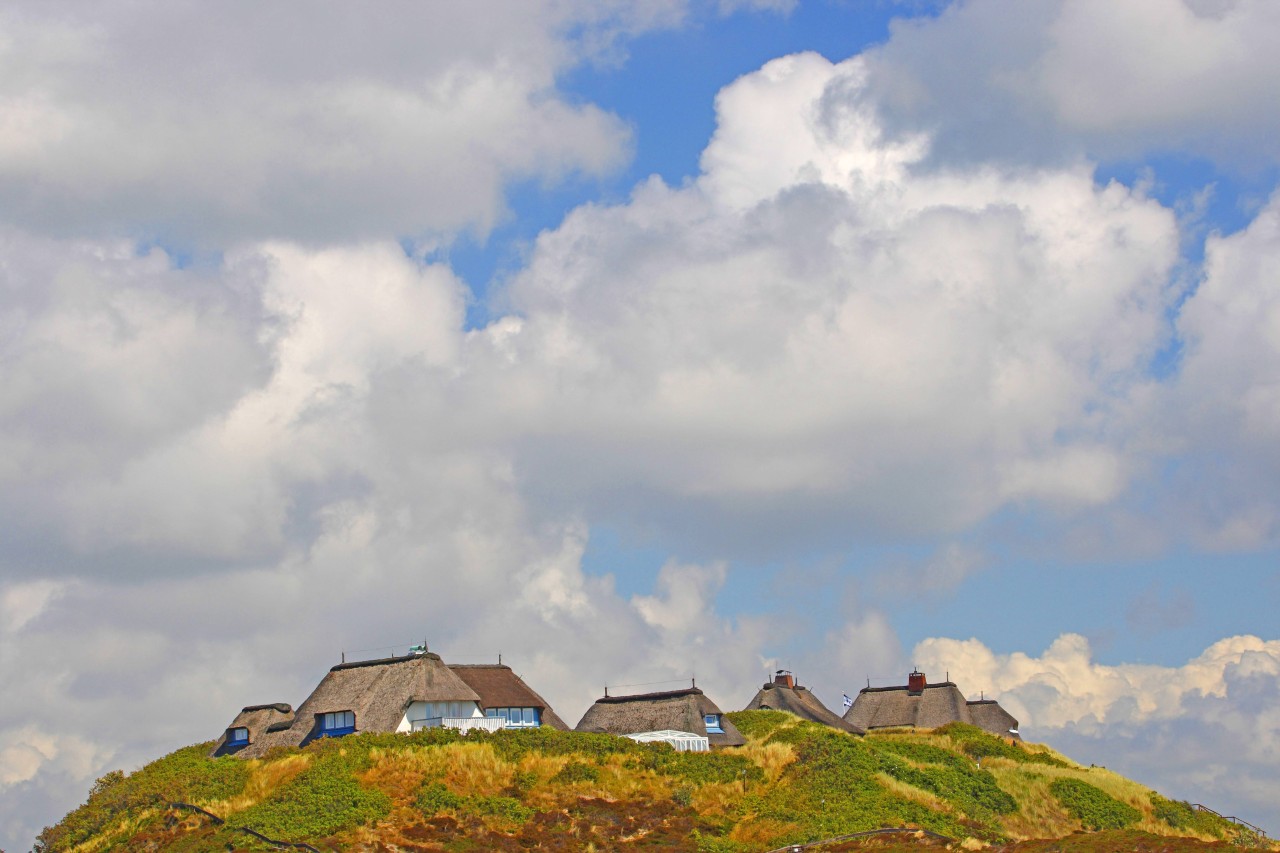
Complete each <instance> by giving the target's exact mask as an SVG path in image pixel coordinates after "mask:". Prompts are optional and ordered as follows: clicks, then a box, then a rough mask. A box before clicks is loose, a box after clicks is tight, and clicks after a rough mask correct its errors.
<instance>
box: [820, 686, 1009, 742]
mask: <svg viewBox="0 0 1280 853" xmlns="http://www.w3.org/2000/svg"><path fill="white" fill-rule="evenodd" d="M844 718H845V720H846V721H848V722H849V723H851V724H853V725H855V726H860V727H862V728H864V729H884V728H914V729H936V728H938V727H939V726H945V725H946V724H947V723H956V722H959V723H969V724H971V725H975V726H978V727H980V728H982V729H985V730H986V731H989V732H991V733H992V734H995V735H1000V736H1001V737H1018V721H1017V720H1016V719H1014V718H1013V716H1012V715H1011V714H1010V713H1009V712H1008V711H1006V710H1004V708H1001V707H1000V704H999V703H998V702H996V701H995V700H994V699H981V700H975V701H973V702H969V701H966V700H965V698H964V694H963V693H961V692H960V688H958V687H956V685H955V683H954V682H952V681H942V682H938V683H936V684H930V683H928V682H927V681H926V680H925V676H924V673H923V672H919V671H916V672H912V673H911V674H910V675H909V676H908V677H907V683H906V684H905V685H902V686H898V687H864V688H863V689H862V690H859V691H858V698H857V699H855V700H854V702H853V707H851V708H850V709H849V710H848V711H847V712H846V713H845V715H844Z"/></svg>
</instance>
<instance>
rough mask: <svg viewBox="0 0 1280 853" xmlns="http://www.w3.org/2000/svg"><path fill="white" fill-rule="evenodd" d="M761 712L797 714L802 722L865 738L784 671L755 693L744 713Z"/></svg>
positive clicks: (858, 728)
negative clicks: (807, 721)
mask: <svg viewBox="0 0 1280 853" xmlns="http://www.w3.org/2000/svg"><path fill="white" fill-rule="evenodd" d="M761 709H764V710H769V711H786V712H787V713H789V714H795V715H796V716H797V717H799V718H800V719H802V720H809V721H810V722H814V723H822V724H823V725H824V726H830V727H831V728H833V729H839V730H840V731H842V732H849V733H851V734H856V735H860V734H866V732H864V731H863V730H862V728H861V727H860V726H857V725H854V724H852V723H850V722H848V721H847V720H842V719H840V717H838V716H837V715H836V714H834V713H832V712H831V711H830V710H828V709H827V706H826V705H823V704H822V702H820V701H818V697H817V696H814V695H813V692H812V691H811V690H809V689H808V688H807V687H801V686H800V685H799V684H797V683H796V679H795V676H794V675H792V674H791V673H789V672H786V671H785V670H781V671H779V672H778V674H777V675H775V676H774V677H773V681H770V682H767V683H766V684H765V685H764V686H763V687H761V688H760V689H759V690H758V691H757V692H756V695H755V697H754V698H753V699H752V700H751V701H750V702H749V703H747V707H745V708H743V709H742V710H744V711H759V710H761Z"/></svg>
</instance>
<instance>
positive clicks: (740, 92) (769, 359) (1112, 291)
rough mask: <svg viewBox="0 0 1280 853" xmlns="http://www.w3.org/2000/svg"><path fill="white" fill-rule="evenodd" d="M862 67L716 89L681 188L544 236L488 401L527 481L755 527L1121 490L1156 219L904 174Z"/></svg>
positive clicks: (1063, 185) (770, 76)
mask: <svg viewBox="0 0 1280 853" xmlns="http://www.w3.org/2000/svg"><path fill="white" fill-rule="evenodd" d="M862 79H863V65H862V63H861V62H860V61H859V60H851V61H850V62H848V63H844V64H842V65H831V64H830V63H828V62H826V61H825V60H823V59H822V58H820V57H817V56H815V55H812V54H805V55H798V56H793V57H787V58H785V59H782V60H776V61H774V62H771V63H769V64H768V65H766V66H765V68H763V69H762V70H761V71H759V72H757V73H754V74H751V75H748V76H746V77H744V78H742V79H741V80H739V81H737V82H735V83H734V84H733V85H732V86H730V87H728V88H727V89H726V90H725V91H724V92H722V93H721V95H720V97H719V98H718V100H717V104H718V110H719V113H718V115H719V127H718V130H717V132H716V136H715V138H714V140H713V141H712V143H711V145H710V146H709V147H708V149H707V152H706V153H705V155H704V158H703V165H704V168H705V169H706V170H707V171H706V173H705V174H704V175H703V176H702V177H701V178H700V179H699V180H698V181H697V182H696V183H695V184H693V185H691V186H687V187H684V188H681V189H671V188H668V187H666V186H664V185H662V184H661V183H660V182H656V181H653V182H650V183H648V184H646V185H643V186H641V187H639V188H637V190H636V192H635V194H634V196H633V198H632V199H631V200H630V202H629V203H627V204H625V205H620V206H616V207H609V208H603V207H594V206H589V207H584V208H581V209H579V210H578V211H575V212H574V213H573V214H571V215H570V216H569V217H568V218H567V219H566V220H565V222H564V223H563V225H562V226H561V227H560V228H559V229H557V230H555V231H553V232H548V233H545V234H543V235H542V236H541V237H540V239H539V240H538V243H537V246H536V248H535V251H534V253H533V256H532V258H531V261H530V263H529V266H528V268H527V269H526V270H524V271H523V272H522V273H520V274H519V275H518V276H516V277H515V279H514V281H513V282H512V285H511V288H510V292H509V301H510V304H511V305H512V307H513V308H514V310H515V311H516V312H517V313H518V314H519V315H520V316H521V321H520V323H519V326H518V328H517V327H514V326H511V325H503V326H501V327H500V328H499V329H498V330H495V334H494V341H493V346H494V348H497V347H499V346H500V347H501V351H502V353H503V355H504V359H503V360H502V361H501V362H499V360H498V359H497V358H494V359H493V363H494V364H501V367H500V369H499V370H495V371H494V376H495V378H496V380H497V381H498V382H499V384H497V385H495V386H492V387H493V391H492V392H491V393H492V395H493V396H495V397H499V398H503V399H510V400H514V401H518V405H519V407H520V408H519V409H518V414H513V415H512V417H519V418H520V419H521V420H522V422H523V423H524V424H525V427H526V436H525V438H524V441H523V444H522V446H521V449H522V451H527V452H525V453H522V454H521V457H520V458H519V459H518V460H517V466H518V468H519V469H520V470H524V471H525V472H526V473H527V474H528V479H529V480H530V481H531V483H532V484H534V486H535V488H536V487H538V486H541V487H542V488H544V489H546V490H548V491H554V490H561V491H563V492H569V493H572V494H573V495H575V496H578V497H577V498H576V499H577V500H590V501H592V502H594V503H596V505H603V506H605V507H609V506H610V505H612V504H615V503H617V502H622V501H629V500H633V499H635V496H636V495H638V494H642V492H641V491H638V490H637V486H640V487H642V489H643V490H647V491H648V492H650V493H652V494H654V495H660V496H662V500H664V501H667V502H668V505H670V503H669V502H670V501H672V500H675V501H677V502H679V506H680V513H681V514H683V515H685V516H686V517H689V518H695V519H696V518H701V517H702V516H701V513H703V512H712V511H714V510H713V509H710V508H709V507H711V506H712V505H716V506H724V505H725V502H726V501H731V502H734V503H735V506H736V508H738V509H740V510H741V511H742V512H746V513H752V512H754V513H756V516H755V517H754V518H753V519H752V523H751V525H750V527H751V529H752V530H753V531H758V532H762V533H767V534H770V535H772V534H776V533H778V532H779V529H780V528H785V527H787V526H788V525H792V524H793V523H796V524H797V527H796V529H801V530H803V529H804V526H805V524H806V522H798V523H797V519H796V516H798V515H805V516H806V517H808V518H810V519H812V518H815V517H820V516H822V514H823V513H827V514H829V515H828V518H830V519H831V520H830V521H828V520H826V519H824V520H823V521H822V522H820V523H823V524H827V523H837V522H835V520H834V519H835V517H838V518H839V519H840V520H841V521H844V522H849V523H852V524H853V525H855V526H865V527H886V528H889V529H899V530H901V529H906V528H914V529H926V530H930V531H945V530H953V529H957V528H959V527H962V526H964V525H966V524H969V523H972V522H973V521H974V520H976V519H978V518H981V517H984V516H985V515H987V514H988V513H990V512H992V511H993V510H994V509H995V508H997V507H1000V506H1003V505H1007V504H1010V503H1015V504H1016V503H1021V502H1024V501H1042V502H1048V503H1050V504H1057V505H1061V506H1063V507H1066V508H1072V507H1079V506H1089V505H1097V504H1103V503H1106V502H1108V501H1110V500H1112V499H1114V498H1115V497H1116V496H1117V495H1118V494H1119V493H1120V492H1121V491H1122V490H1123V489H1124V487H1125V485H1126V483H1127V480H1128V476H1129V470H1128V463H1127V461H1126V460H1125V458H1124V453H1123V449H1122V447H1120V446H1119V444H1120V441H1121V438H1120V437H1119V436H1118V435H1117V433H1118V432H1119V425H1118V420H1117V417H1116V415H1117V412H1118V411H1120V410H1123V409H1125V408H1126V407H1127V406H1128V400H1127V398H1128V396H1129V395H1130V394H1131V393H1132V392H1133V390H1134V389H1135V388H1136V387H1137V386H1139V385H1140V384H1141V383H1142V382H1143V371H1144V369H1145V365H1146V362H1147V360H1148V359H1149V358H1151V357H1152V355H1153V354H1154V353H1155V351H1156V350H1157V349H1158V347H1159V346H1160V345H1161V343H1162V342H1163V336H1164V335H1165V334H1166V333H1167V330H1166V329H1165V328H1164V327H1163V320H1162V315H1163V313H1164V311H1165V310H1166V308H1167V299H1168V293H1167V291H1166V280H1167V276H1168V274H1169V271H1170V269H1171V265H1172V263H1173V260H1174V257H1175V255H1176V224H1175V221H1174V219H1173V217H1172V214H1171V213H1170V211H1168V210H1165V209H1163V208H1161V207H1160V206H1159V205H1158V204H1156V203H1154V202H1152V201H1150V200H1148V199H1146V198H1144V197H1143V196H1142V195H1141V194H1140V193H1138V192H1135V191H1131V190H1129V189H1127V188H1125V187H1122V186H1119V185H1115V184H1112V185H1109V186H1105V187H1100V186H1097V185H1095V184H1094V183H1093V181H1092V176H1091V174H1090V172H1089V171H1088V169H1087V168H1086V167H1083V166H1073V167H1071V168H1068V169H1064V170H1056V171H1054V170H1047V171H1041V172H1025V171H1011V172H1001V171H999V170H996V169H982V170H977V171H935V172H933V173H929V174H927V175H914V174H912V173H911V171H910V166H911V164H912V163H913V162H915V161H918V160H919V158H920V157H922V156H923V155H924V148H923V147H922V144H921V143H920V142H919V141H917V142H915V143H912V144H910V145H896V144H886V143H884V141H883V139H882V136H881V134H880V133H879V132H878V129H877V126H876V124H875V118H874V114H873V113H872V112H871V111H870V109H869V107H868V106H867V105H866V104H865V103H864V98H863V95H862V89H861V88H860V87H861V86H862V83H861V81H862ZM499 341H500V342H499ZM553 472H554V473H553ZM618 483H625V484H627V486H626V491H627V495H617V494H615V492H616V491H617V489H616V488H615V486H614V484H618ZM584 494H585V495H588V496H589V497H588V498H583V497H581V496H582V495H584ZM552 497H556V496H555V495H553V496H552ZM627 509H628V510H631V509H634V508H633V507H630V506H628V507H627ZM641 511H643V509H642V510H641ZM703 527H706V528H712V529H714V527H715V525H712V524H705V525H703ZM747 535H748V536H750V535H751V533H748V534H747ZM784 535H785V534H784ZM755 544H756V542H755V541H752V542H751V545H752V546H754V545H755Z"/></svg>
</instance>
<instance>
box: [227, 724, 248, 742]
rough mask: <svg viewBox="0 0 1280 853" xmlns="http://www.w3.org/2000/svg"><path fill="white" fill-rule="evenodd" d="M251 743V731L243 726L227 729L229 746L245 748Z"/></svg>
mask: <svg viewBox="0 0 1280 853" xmlns="http://www.w3.org/2000/svg"><path fill="white" fill-rule="evenodd" d="M248 742H249V730H248V729H247V728H244V727H243V726H235V727H233V728H230V729H227V740H226V744H227V746H244V745H245V744H247V743H248Z"/></svg>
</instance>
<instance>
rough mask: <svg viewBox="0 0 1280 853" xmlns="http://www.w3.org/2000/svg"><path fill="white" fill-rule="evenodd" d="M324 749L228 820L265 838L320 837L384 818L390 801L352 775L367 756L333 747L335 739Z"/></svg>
mask: <svg viewBox="0 0 1280 853" xmlns="http://www.w3.org/2000/svg"><path fill="white" fill-rule="evenodd" d="M329 746H331V748H329V749H326V750H325V751H324V753H323V754H321V755H320V756H318V757H317V758H316V759H315V760H314V761H313V762H312V763H311V766H310V767H308V768H307V769H306V770H303V771H302V772H301V773H299V774H298V775H297V776H295V777H294V778H293V780H292V781H290V782H288V783H286V784H284V785H282V786H280V787H279V788H278V789H277V790H276V791H274V792H273V793H272V794H271V795H270V796H269V797H267V798H266V799H264V800H262V801H261V802H259V803H257V804H256V805H253V806H250V807H249V808H247V809H245V810H244V811H243V812H240V813H238V814H237V815H235V819H234V821H232V822H233V823H234V824H235V825H237V826H248V827H252V828H253V829H256V830H257V831H258V832H261V833H262V834H263V835H266V836H268V837H269V838H286V839H292V838H324V837H326V836H329V835H332V834H334V833H335V832H338V831H340V830H343V829H349V828H351V827H354V826H359V825H361V824H365V823H370V822H371V821H375V820H377V819H379V818H382V817H385V816H386V815H387V813H388V812H389V811H391V800H390V798H389V797H388V796H387V795H386V794H384V793H382V792H381V791H377V790H371V789H369V788H366V787H364V786H363V785H361V784H360V782H359V781H358V780H357V779H356V777H355V773H356V772H357V771H359V770H363V769H365V768H366V767H367V766H368V756H367V754H365V755H359V754H355V755H353V754H350V753H348V752H347V751H346V750H341V749H338V748H336V747H337V741H332V742H331V743H330V744H329Z"/></svg>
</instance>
